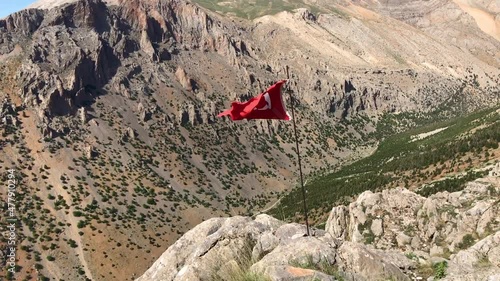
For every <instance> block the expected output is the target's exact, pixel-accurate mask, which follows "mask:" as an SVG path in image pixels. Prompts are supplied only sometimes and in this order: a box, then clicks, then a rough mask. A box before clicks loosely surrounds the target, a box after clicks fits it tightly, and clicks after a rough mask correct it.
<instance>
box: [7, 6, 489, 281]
mask: <svg viewBox="0 0 500 281" xmlns="http://www.w3.org/2000/svg"><path fill="white" fill-rule="evenodd" d="M115 3H116V2H106V3H105V2H102V1H99V0H80V1H73V2H71V3H68V4H64V5H62V6H57V5H59V2H57V1H53V2H52V1H43V2H39V3H38V4H37V5H36V6H34V7H40V8H44V9H28V10H24V11H21V12H19V13H16V14H13V15H11V16H9V17H7V18H6V19H3V20H0V62H1V64H0V79H1V83H0V96H1V100H2V103H1V106H0V108H1V111H0V116H1V117H2V118H1V120H0V121H1V122H0V123H1V128H2V133H3V134H2V137H1V139H0V145H1V147H2V151H1V152H0V160H1V162H0V163H1V165H2V167H5V168H14V169H15V170H16V177H17V179H18V181H19V183H20V184H19V198H18V199H19V201H18V209H19V217H20V218H22V222H20V224H19V227H18V229H19V232H18V235H19V240H18V241H19V244H21V245H22V247H19V249H18V251H19V252H18V254H19V257H20V258H19V265H20V266H22V268H21V269H20V273H19V275H18V276H20V278H24V277H26V276H28V275H31V276H38V277H40V278H41V277H42V276H49V277H51V278H57V279H65V280H85V278H89V279H92V280H125V279H130V278H132V277H133V276H138V275H140V274H142V272H143V271H144V269H145V268H147V267H148V266H149V265H150V264H151V263H152V262H153V261H154V260H155V259H156V258H157V257H159V256H160V255H161V253H162V252H163V250H164V249H165V248H166V247H167V246H168V245H170V244H172V243H173V242H174V241H175V240H176V239H177V238H178V237H179V236H180V235H181V234H182V233H184V232H185V231H187V230H188V229H190V228H191V227H193V226H194V225H196V224H198V223H199V222H201V221H203V220H205V219H207V218H210V217H213V216H221V215H238V214H252V213H255V212H258V211H259V210H261V209H263V208H264V207H265V206H266V205H269V204H271V203H272V202H273V201H274V200H276V198H277V197H278V195H280V194H282V193H283V192H286V191H288V190H289V189H290V187H291V186H293V185H294V184H295V182H296V179H297V176H296V174H295V173H296V168H295V156H294V150H293V147H294V142H293V138H292V131H291V124H290V123H287V122H277V121H272V122H271V121H269V122H268V121H257V122H253V121H252V122H246V121H243V122H239V123H233V122H228V121H227V120H225V119H216V118H215V115H216V114H217V113H218V112H219V111H221V110H222V109H224V108H227V107H228V106H229V104H230V101H232V100H235V99H239V100H245V99H248V98H249V97H250V96H253V95H255V94H257V93H258V92H260V91H262V90H263V89H265V88H266V87H267V86H269V85H270V84H272V83H273V82H274V81H275V80H278V79H282V78H284V71H283V70H284V67H285V66H286V65H289V66H290V67H291V73H292V75H293V79H292V85H293V89H294V91H295V92H294V94H296V95H297V96H298V104H297V108H298V113H297V121H298V123H299V136H300V140H301V141H300V142H301V151H302V152H303V153H304V154H305V155H307V157H305V159H304V166H305V167H304V170H305V172H306V173H310V172H312V171H315V170H317V169H318V168H324V169H326V170H331V169H333V167H335V165H338V164H341V163H344V162H346V161H351V160H352V159H355V158H358V157H359V156H361V155H363V154H365V153H366V151H371V150H373V148H374V147H375V145H376V141H377V140H376V139H375V138H373V136H372V135H371V134H370V133H373V132H374V131H375V128H376V126H377V122H378V121H379V120H380V118H382V116H383V115H384V114H386V113H388V112H392V113H407V112H416V113H415V114H420V112H425V113H429V112H436V110H438V109H443V108H444V110H440V111H439V114H438V117H439V118H447V117H449V116H452V115H456V114H462V113H463V112H468V111H471V110H473V109H476V108H481V107H483V106H484V105H486V104H490V103H491V101H492V100H494V98H497V97H498V93H499V86H498V85H499V83H498V81H499V70H498V68H497V67H495V65H494V63H490V62H488V61H486V62H485V61H484V60H482V59H481V57H478V56H476V55H474V54H472V53H470V52H468V51H467V50H465V51H464V50H461V49H459V48H457V47H456V46H450V45H447V44H443V42H442V41H440V40H437V39H436V38H435V37H433V36H432V35H429V34H427V33H425V32H422V31H421V30H419V29H418V28H416V27H414V26H411V25H408V24H406V23H403V22H401V21H397V20H395V19H393V18H390V17H386V16H383V15H379V14H376V13H375V12H373V11H369V10H367V9H364V8H361V7H358V6H350V7H348V8H342V7H340V8H339V9H342V10H338V11H337V12H336V13H331V14H324V15H319V16H317V17H316V16H314V15H312V14H311V13H310V12H308V11H307V10H298V11H296V12H293V13H291V12H283V13H279V14H277V15H269V16H265V17H261V18H257V19H255V20H253V21H248V20H241V19H235V18H228V17H223V16H221V15H220V14H217V13H215V12H211V11H209V10H206V9H203V8H200V7H198V6H196V5H194V4H191V3H188V2H184V1H179V0H175V1H174V0H169V1H167V0H162V1H160V0H148V1H146V0H144V1H138V0H136V1H119V2H118V4H115ZM53 6H55V7H56V8H51V7H53ZM45 8H47V9H45ZM49 8H50V9H49ZM476 31H477V30H473V31H471V32H476ZM479 32H480V31H479ZM488 40H489V39H488ZM488 42H490V41H488ZM491 42H493V41H491ZM491 42H490V43H489V44H493V45H494V44H496V43H491ZM485 48H486V49H485V52H487V48H488V44H485ZM478 50H481V49H480V48H478ZM286 102H287V103H289V102H290V100H289V98H288V97H287V98H286ZM1 192H2V195H5V193H4V191H3V190H2V191H1ZM5 223H6V222H5V221H2V224H3V225H5ZM1 243H2V248H5V245H6V244H5V243H6V241H5V240H1ZM144 253H147V255H145V254H144ZM48 256H51V258H48ZM28 257H29V258H28ZM2 261H3V260H2ZM16 277H17V276H16Z"/></svg>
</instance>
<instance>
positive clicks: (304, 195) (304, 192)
mask: <svg viewBox="0 0 500 281" xmlns="http://www.w3.org/2000/svg"><path fill="white" fill-rule="evenodd" d="M286 76H287V78H288V80H290V74H289V73H288V65H287V66H286ZM288 93H289V94H290V104H291V107H292V121H293V131H294V133H295V146H296V149H297V158H298V162H299V174H300V186H301V187H302V201H303V202H304V215H305V217H306V229H307V236H310V235H309V219H308V216H307V203H306V190H305V188H304V177H303V176H302V163H301V159H300V150H299V137H298V134H297V124H296V123H295V111H294V107H293V102H294V100H293V95H292V91H291V90H290V84H288Z"/></svg>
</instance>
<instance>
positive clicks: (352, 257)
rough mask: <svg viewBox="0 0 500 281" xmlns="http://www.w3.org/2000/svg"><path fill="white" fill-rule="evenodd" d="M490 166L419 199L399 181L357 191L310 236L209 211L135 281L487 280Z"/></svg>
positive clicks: (493, 205)
mask: <svg viewBox="0 0 500 281" xmlns="http://www.w3.org/2000/svg"><path fill="white" fill-rule="evenodd" d="M498 172H500V166H497V167H496V170H495V171H492V172H491V173H490V176H487V177H485V178H481V179H478V180H476V181H474V182H470V183H468V184H467V187H466V188H465V189H464V190H463V191H459V192H453V193H449V192H442V193H437V194H435V195H432V196H430V197H428V198H425V197H422V196H419V195H417V194H416V193H414V192H411V191H409V190H406V189H402V188H398V189H392V190H385V191H383V192H378V193H373V192H371V191H367V192H364V193H362V194H361V195H360V196H359V197H358V198H357V200H355V201H354V202H352V203H351V204H350V205H349V206H337V207H334V208H333V209H332V211H331V212H330V217H329V218H328V220H327V222H326V228H325V230H320V229H314V230H313V235H312V236H304V234H305V226H304V225H299V224H287V223H284V222H282V221H279V220H277V219H275V218H272V217H270V216H267V215H258V216H256V217H255V218H249V217H231V218H213V219H210V220H207V221H205V222H203V223H201V224H200V225H198V226H196V227H195V228H193V229H192V230H190V231H188V232H187V233H186V234H185V235H184V236H182V237H181V238H180V239H179V240H178V241H177V242H175V243H174V244H173V245H172V246H171V247H170V248H169V249H168V250H167V251H166V252H165V253H164V254H163V255H162V256H161V257H160V258H159V259H158V260H157V261H156V262H155V263H154V264H153V266H152V267H151V268H150V269H149V270H148V271H146V273H145V274H144V275H143V276H141V277H140V278H139V279H137V281H154V280H190V281H194V280H250V279H244V277H245V276H246V277H247V278H249V276H253V278H254V279H251V280H370V281H372V280H425V279H423V278H428V277H429V279H427V280H438V279H439V280H455V281H458V280H497V279H498V278H500V260H499V257H500V220H499V217H498V214H499V212H500V209H499V208H500V204H499V194H500V180H499V177H498V175H497V174H495V173H498ZM238 278H239V279H238Z"/></svg>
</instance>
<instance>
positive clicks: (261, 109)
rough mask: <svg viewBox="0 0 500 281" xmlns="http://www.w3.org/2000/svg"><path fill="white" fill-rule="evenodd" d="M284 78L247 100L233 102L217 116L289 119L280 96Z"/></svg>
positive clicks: (233, 118) (239, 118)
mask: <svg viewBox="0 0 500 281" xmlns="http://www.w3.org/2000/svg"><path fill="white" fill-rule="evenodd" d="M285 82H286V80H281V81H279V82H278V83H276V84H274V85H272V86H271V87H269V89H267V91H265V92H264V93H261V94H259V95H258V96H256V97H253V98H251V99H250V100H248V101H247V102H236V101H235V102H233V103H231V109H228V110H225V111H224V112H222V113H221V114H219V115H217V117H222V116H225V115H229V116H230V117H231V119H232V120H242V119H281V120H290V116H289V115H288V113H287V112H286V107H285V103H284V102H283V98H282V96H281V86H282V85H283V84H284V83H285Z"/></svg>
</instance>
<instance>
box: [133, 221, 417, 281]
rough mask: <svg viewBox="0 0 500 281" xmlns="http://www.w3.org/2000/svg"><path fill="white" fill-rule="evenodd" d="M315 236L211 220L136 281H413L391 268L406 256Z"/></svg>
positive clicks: (299, 229) (286, 227)
mask: <svg viewBox="0 0 500 281" xmlns="http://www.w3.org/2000/svg"><path fill="white" fill-rule="evenodd" d="M313 231H314V236H310V237H305V236H304V234H305V227H304V226H303V225H299V224H285V223H283V222H281V221H278V220H276V219H274V218H272V217H270V216H267V215H258V216H257V217H256V218H255V219H254V220H253V219H251V218H248V217H233V218H214V219H210V220H208V221H205V222H203V223H202V224H200V225H198V226H197V227H195V228H194V229H192V230H190V231H189V232H187V233H186V234H185V235H184V236H183V237H182V238H180V239H179V240H178V241H177V242H176V243H175V244H174V245H172V246H171V247H170V248H169V249H168V250H167V251H166V252H165V253H164V254H163V255H162V256H161V257H160V258H159V259H158V260H157V261H156V262H155V263H154V264H153V266H152V267H151V268H150V269H149V270H148V271H147V272H146V273H145V274H144V275H143V276H141V277H140V278H139V279H137V281H146V280H148V281H149V280H189V281H196V280H231V279H230V278H229V277H228V276H233V277H234V275H235V274H238V272H242V271H248V272H253V274H257V275H261V276H269V277H270V278H271V280H312V279H314V278H319V280H337V278H339V277H345V278H350V279H349V280H351V279H352V278H355V280H367V281H368V280H374V279H372V278H373V277H374V276H375V277H376V278H380V279H384V278H385V279H388V278H393V280H410V279H409V278H408V277H407V276H406V275H405V274H404V273H403V271H402V270H401V269H400V267H399V266H400V265H399V264H397V263H396V264H393V263H392V261H395V260H397V259H404V256H403V255H402V254H399V256H398V257H397V258H396V259H394V257H395V256H392V258H390V257H388V256H385V254H384V253H383V252H377V251H375V250H374V249H371V248H369V247H366V246H365V245H363V244H360V243H354V242H343V241H341V240H339V239H334V238H333V237H332V236H331V235H329V234H328V233H326V232H324V231H322V230H313ZM393 255H394V254H393ZM388 261H389V262H388ZM407 263H408V264H412V262H411V261H408V262H407ZM304 267H308V268H304ZM315 267H316V269H314V268H315ZM311 268H312V269H311ZM321 270H323V271H326V273H325V272H321ZM328 273H329V274H328ZM214 278H215V279H214Z"/></svg>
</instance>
